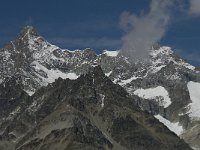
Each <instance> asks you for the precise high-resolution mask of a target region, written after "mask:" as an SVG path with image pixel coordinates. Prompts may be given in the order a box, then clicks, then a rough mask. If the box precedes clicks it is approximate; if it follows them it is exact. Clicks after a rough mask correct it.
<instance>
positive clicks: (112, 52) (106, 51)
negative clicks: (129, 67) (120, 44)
mask: <svg viewBox="0 0 200 150" xmlns="http://www.w3.org/2000/svg"><path fill="white" fill-rule="evenodd" d="M103 54H106V55H107V56H110V57H116V56H117V55H118V54H119V51H108V50H104V52H103Z"/></svg>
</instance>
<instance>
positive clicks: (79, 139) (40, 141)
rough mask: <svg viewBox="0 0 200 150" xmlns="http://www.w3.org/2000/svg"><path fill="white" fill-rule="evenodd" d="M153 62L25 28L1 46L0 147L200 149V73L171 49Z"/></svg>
mask: <svg viewBox="0 0 200 150" xmlns="http://www.w3.org/2000/svg"><path fill="white" fill-rule="evenodd" d="M149 57H150V61H149V62H148V63H132V61H130V60H129V58H127V57H124V56H123V55H122V54H121V52H120V51H108V50H105V51H104V52H103V53H102V54H99V55H97V54H96V53H95V52H94V51H93V50H91V49H89V48H87V49H85V50H75V51H70V50H67V49H61V48H59V47H57V46H55V45H52V44H50V43H49V42H47V41H46V40H45V39H44V38H43V37H41V36H40V34H39V33H38V32H37V31H36V30H35V29H34V28H33V27H30V26H27V27H25V28H24V29H23V30H22V31H21V33H20V34H19V35H18V36H17V38H16V39H15V40H14V41H11V42H10V43H8V44H7V45H6V46H5V47H4V48H2V49H0V63H1V66H0V103H1V105H0V107H1V109H0V111H1V113H0V149H3V150H4V149H5V150H9V149H11V150H14V149H18V150H51V149H52V150H55V149H59V150H66V149H67V150H71V149H74V150H78V149H80V150H81V149H87V150H90V149H91V150H94V149H114V150H118V149H119V150H126V149H127V150H129V149H130V150H132V149H136V150H146V149H152V150H168V149H171V150H179V149H180V150H189V149H191V148H190V147H195V148H199V147H200V145H199V142H198V141H199V140H200V139H199V136H198V133H200V126H199V120H200V119H199V118H198V116H200V115H199V114H200V113H198V112H199V111H198V106H200V105H198V104H199V103H200V102H199V99H198V94H199V93H200V91H198V89H200V78H199V77H200V73H199V71H198V69H196V68H195V67H194V66H192V65H190V64H188V63H187V62H186V61H184V60H183V59H181V58H180V57H178V56H177V55H176V54H175V53H174V52H173V51H172V49H171V48H169V47H161V46H157V47H154V48H153V49H151V50H149ZM199 97H200V96H199ZM154 116H155V117H154ZM161 122H162V123H161ZM166 126H167V127H166ZM185 142H186V143H188V144H190V146H189V145H188V144H186V143H185Z"/></svg>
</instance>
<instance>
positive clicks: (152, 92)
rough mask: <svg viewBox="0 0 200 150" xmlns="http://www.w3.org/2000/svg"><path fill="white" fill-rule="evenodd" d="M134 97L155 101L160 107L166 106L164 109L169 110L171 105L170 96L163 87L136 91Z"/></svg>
mask: <svg viewBox="0 0 200 150" xmlns="http://www.w3.org/2000/svg"><path fill="white" fill-rule="evenodd" d="M134 95H137V96H139V97H141V98H145V99H155V100H156V101H157V102H158V103H159V105H160V106H164V108H167V107H168V106H169V105H170V104H171V99H170V98H169V94H168V92H167V90H166V89H165V88H164V87H162V86H158V87H155V88H148V89H142V88H141V89H137V90H135V91H134Z"/></svg>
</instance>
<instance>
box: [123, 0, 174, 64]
mask: <svg viewBox="0 0 200 150" xmlns="http://www.w3.org/2000/svg"><path fill="white" fill-rule="evenodd" d="M173 5H174V3H173V2H172V1H169V0H152V1H151V3H150V10H149V12H148V13H147V14H141V15H136V14H131V13H129V12H123V13H122V15H121V22H120V24H121V27H122V29H123V30H124V31H125V35H124V36H123V38H122V41H123V45H122V52H123V53H124V55H126V56H128V57H131V58H132V60H133V61H136V60H137V61H138V60H139V61H144V60H145V61H146V60H147V59H148V50H149V49H150V47H151V46H152V45H153V44H154V43H156V42H158V41H159V40H160V39H161V38H162V37H163V36H164V35H165V32H166V30H167V27H168V25H169V23H170V19H171V17H170V15H171V7H172V6H173Z"/></svg>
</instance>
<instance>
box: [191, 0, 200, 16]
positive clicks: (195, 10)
mask: <svg viewBox="0 0 200 150" xmlns="http://www.w3.org/2000/svg"><path fill="white" fill-rule="evenodd" d="M189 13H190V14H191V15H200V0H190V8H189Z"/></svg>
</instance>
